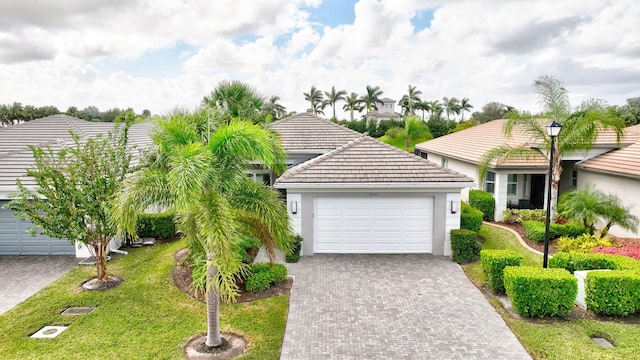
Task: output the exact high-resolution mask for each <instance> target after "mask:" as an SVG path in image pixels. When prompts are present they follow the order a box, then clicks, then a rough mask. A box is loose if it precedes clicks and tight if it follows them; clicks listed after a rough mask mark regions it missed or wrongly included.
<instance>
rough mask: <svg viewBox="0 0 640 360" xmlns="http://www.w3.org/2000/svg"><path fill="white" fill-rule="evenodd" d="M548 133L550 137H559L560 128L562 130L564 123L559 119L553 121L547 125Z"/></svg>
mask: <svg viewBox="0 0 640 360" xmlns="http://www.w3.org/2000/svg"><path fill="white" fill-rule="evenodd" d="M546 128H547V134H548V135H549V137H552V138H554V137H557V136H558V135H559V134H560V130H562V124H560V123H559V122H557V121H552V122H550V123H548V124H547V125H546Z"/></svg>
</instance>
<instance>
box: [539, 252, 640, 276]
mask: <svg viewBox="0 0 640 360" xmlns="http://www.w3.org/2000/svg"><path fill="white" fill-rule="evenodd" d="M549 267H552V268H562V269H565V270H567V271H569V272H571V273H573V272H574V271H576V270H597V269H611V270H636V271H640V261H636V260H633V259H631V258H628V257H625V256H618V255H609V254H593V253H586V254H585V253H563V252H560V253H556V254H554V255H553V257H552V258H550V259H549Z"/></svg>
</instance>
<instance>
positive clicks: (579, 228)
mask: <svg viewBox="0 0 640 360" xmlns="http://www.w3.org/2000/svg"><path fill="white" fill-rule="evenodd" d="M552 225H556V237H561V236H565V237H574V238H575V237H579V236H582V235H584V234H590V231H589V229H587V228H586V227H585V226H584V224H583V223H580V222H575V221H574V222H568V223H566V224H552Z"/></svg>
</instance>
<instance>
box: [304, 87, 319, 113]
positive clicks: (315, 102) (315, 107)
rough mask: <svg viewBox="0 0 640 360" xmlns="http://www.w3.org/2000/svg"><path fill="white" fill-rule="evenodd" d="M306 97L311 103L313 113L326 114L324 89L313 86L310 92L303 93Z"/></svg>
mask: <svg viewBox="0 0 640 360" xmlns="http://www.w3.org/2000/svg"><path fill="white" fill-rule="evenodd" d="M302 95H304V99H305V100H307V101H308V102H309V103H310V104H311V111H312V112H313V115H318V114H324V112H323V111H322V109H323V108H324V96H323V95H322V91H320V90H318V89H316V87H315V86H312V87H311V90H309V92H308V93H302Z"/></svg>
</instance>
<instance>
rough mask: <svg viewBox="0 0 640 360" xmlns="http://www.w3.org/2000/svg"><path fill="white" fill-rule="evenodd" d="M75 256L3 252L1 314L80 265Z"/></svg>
mask: <svg viewBox="0 0 640 360" xmlns="http://www.w3.org/2000/svg"><path fill="white" fill-rule="evenodd" d="M79 261H80V259H77V258H76V257H75V256H0V314H2V313H4V312H6V311H7V310H9V309H11V308H12V307H14V306H16V305H18V304H19V303H21V302H22V301H24V300H26V299H27V298H28V297H30V296H31V295H33V294H35V293H37V292H38V291H39V290H40V289H42V288H43V287H45V286H47V285H48V284H49V283H51V282H52V281H54V280H55V279H57V278H58V277H60V276H61V275H62V274H64V273H66V272H67V271H69V270H71V269H72V268H74V267H75V266H77V265H78V262H79Z"/></svg>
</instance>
